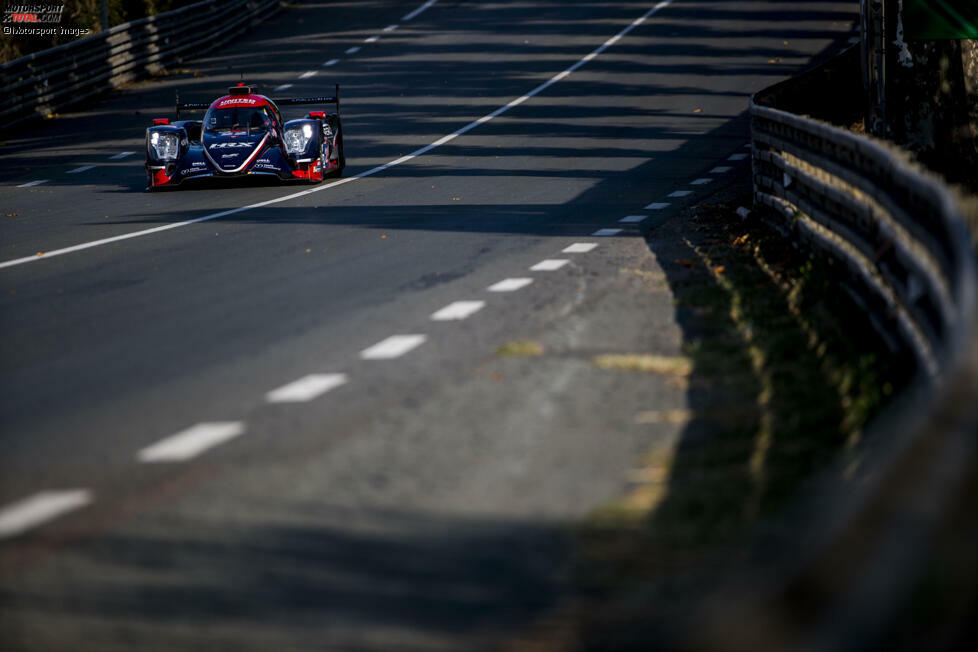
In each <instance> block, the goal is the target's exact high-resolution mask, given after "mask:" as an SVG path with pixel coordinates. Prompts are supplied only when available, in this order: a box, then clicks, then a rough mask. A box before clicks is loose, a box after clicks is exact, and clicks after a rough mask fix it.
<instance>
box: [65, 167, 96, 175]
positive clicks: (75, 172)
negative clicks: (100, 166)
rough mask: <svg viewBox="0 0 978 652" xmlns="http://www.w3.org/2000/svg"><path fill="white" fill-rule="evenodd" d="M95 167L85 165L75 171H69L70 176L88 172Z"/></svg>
mask: <svg viewBox="0 0 978 652" xmlns="http://www.w3.org/2000/svg"><path fill="white" fill-rule="evenodd" d="M94 167H95V166H94V165H83V166H81V167H80V168H75V169H74V170H68V174H78V173H79V172H87V171H89V170H91V169H92V168H94Z"/></svg>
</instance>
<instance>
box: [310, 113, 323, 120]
mask: <svg viewBox="0 0 978 652" xmlns="http://www.w3.org/2000/svg"><path fill="white" fill-rule="evenodd" d="M309 117H310V118H319V119H320V120H325V119H326V112H325V111H310V112H309Z"/></svg>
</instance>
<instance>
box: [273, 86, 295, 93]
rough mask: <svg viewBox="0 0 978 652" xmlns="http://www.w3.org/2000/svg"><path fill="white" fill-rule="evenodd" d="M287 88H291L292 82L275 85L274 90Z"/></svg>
mask: <svg viewBox="0 0 978 652" xmlns="http://www.w3.org/2000/svg"><path fill="white" fill-rule="evenodd" d="M289 88H292V84H282V85H281V86H276V87H275V91H276V92H278V91H284V90H287V89H289Z"/></svg>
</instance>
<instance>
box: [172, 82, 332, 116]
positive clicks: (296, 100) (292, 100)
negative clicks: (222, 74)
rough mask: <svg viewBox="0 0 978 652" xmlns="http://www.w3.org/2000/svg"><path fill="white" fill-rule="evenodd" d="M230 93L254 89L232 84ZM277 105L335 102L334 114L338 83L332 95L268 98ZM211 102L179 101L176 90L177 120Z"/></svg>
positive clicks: (244, 93) (242, 93)
mask: <svg viewBox="0 0 978 652" xmlns="http://www.w3.org/2000/svg"><path fill="white" fill-rule="evenodd" d="M228 91H229V94H230V95H248V94H250V93H252V92H253V91H254V89H252V88H250V87H248V86H232V87H231V88H229V89H228ZM269 99H271V101H272V102H274V103H275V104H276V105H277V106H296V105H300V104H335V105H336V114H337V115H339V113H340V85H339V84H336V91H335V94H334V95H332V96H328V95H322V96H319V97H286V98H274V97H273V98H269ZM211 104H212V102H181V101H180V91H177V97H176V113H177V120H179V119H180V111H181V109H182V110H186V111H196V110H200V109H209V108H210V106H211Z"/></svg>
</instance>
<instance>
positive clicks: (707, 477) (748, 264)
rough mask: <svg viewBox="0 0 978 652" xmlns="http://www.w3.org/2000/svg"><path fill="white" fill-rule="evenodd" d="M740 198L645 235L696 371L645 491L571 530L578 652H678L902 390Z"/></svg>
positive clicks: (818, 274) (905, 369) (811, 269)
mask: <svg viewBox="0 0 978 652" xmlns="http://www.w3.org/2000/svg"><path fill="white" fill-rule="evenodd" d="M741 187H742V188H743V190H742V191H741V194H739V195H736V194H734V195H732V196H731V197H729V198H728V199H727V203H725V204H721V205H719V206H718V207H714V206H711V205H703V206H700V207H696V208H694V209H692V210H690V211H687V212H686V213H685V214H684V215H683V216H682V217H681V218H679V219H676V220H675V221H673V222H670V223H668V224H667V225H665V226H663V227H661V228H659V229H654V230H652V231H651V232H650V234H649V236H648V242H649V246H650V248H651V250H652V252H653V253H654V254H655V256H656V258H657V260H658V261H659V263H660V264H661V266H662V268H663V270H664V271H665V273H666V276H667V278H668V282H669V286H670V288H671V289H672V291H673V294H674V297H675V301H676V319H677V322H678V323H679V325H680V326H681V327H682V329H683V340H684V343H685V350H686V353H687V355H688V357H689V358H690V360H691V362H692V369H691V372H690V374H689V375H688V377H686V378H685V379H684V380H683V381H682V382H683V383H684V384H685V385H686V387H687V388H688V389H687V398H688V406H689V414H688V415H686V417H685V418H686V425H685V427H684V429H683V431H682V434H681V436H680V438H679V440H678V442H677V444H676V446H675V447H674V449H672V450H670V451H666V452H662V451H659V452H657V453H656V454H655V455H653V456H651V457H649V459H647V460H646V465H647V466H646V469H645V470H646V472H647V473H646V476H647V480H645V481H643V482H641V483H639V484H638V486H636V487H635V489H634V490H633V492H632V495H631V496H630V497H629V499H628V500H626V501H625V502H624V503H623V505H622V506H619V507H618V508H616V509H614V510H609V511H608V513H607V514H604V515H602V516H600V517H599V518H598V519H596V521H595V524H594V525H593V526H592V527H587V528H584V530H583V531H582V538H581V541H582V544H581V546H582V550H583V551H584V552H583V553H582V555H581V558H582V562H581V564H580V565H579V576H578V580H579V582H580V589H581V592H582V595H583V596H584V597H583V601H582V605H583V607H582V609H581V611H580V612H579V613H578V614H577V620H578V622H579V623H580V627H581V629H580V630H579V636H580V639H581V641H582V646H583V648H585V649H614V650H646V649H648V641H651V640H655V641H657V649H685V648H684V641H685V640H686V636H687V635H688V634H689V632H690V631H695V628H696V621H695V620H694V619H695V617H696V616H697V614H698V613H699V612H698V607H701V606H702V604H703V601H704V600H705V599H706V598H708V597H709V596H710V595H711V594H712V593H713V591H715V590H716V589H717V588H719V587H720V586H721V585H722V584H723V580H724V578H726V577H729V576H731V575H732V574H734V573H737V574H743V573H744V572H745V569H749V568H750V563H751V562H752V560H754V561H756V559H752V558H753V557H754V556H756V555H757V554H758V551H757V550H755V549H753V548H752V547H751V546H750V545H748V539H749V536H750V533H751V532H756V530H757V528H759V527H762V525H763V527H764V528H768V529H775V530H776V529H777V528H785V527H789V526H788V525H786V523H785V521H783V520H779V515H781V514H783V513H784V510H785V509H786V507H787V506H789V505H790V504H791V503H792V500H793V499H796V498H797V497H798V495H799V491H800V490H801V489H802V488H803V487H805V486H806V485H807V484H808V483H809V482H812V481H813V480H814V479H815V477H816V475H818V474H819V473H820V472H824V471H826V470H827V469H828V468H834V465H835V464H837V463H838V462H839V460H840V458H842V459H849V460H851V461H852V463H856V461H857V460H858V451H859V447H860V443H861V441H860V440H861V435H862V428H863V426H864V425H865V424H866V423H867V422H868V420H869V419H870V418H871V417H872V416H873V415H874V414H875V413H876V412H877V411H878V410H879V409H880V408H881V407H882V405H883V403H884V402H885V401H886V399H887V398H888V397H889V396H890V395H891V393H892V392H893V391H894V389H895V386H896V387H899V385H900V384H901V382H906V381H907V380H908V379H909V378H910V377H911V374H912V371H913V362H912V360H911V359H909V358H899V357H894V356H893V355H892V352H891V351H889V350H888V349H887V348H886V347H885V346H884V345H883V344H882V343H881V342H880V340H879V338H878V337H877V336H876V334H875V333H874V332H873V331H872V330H871V329H870V328H869V327H868V326H867V325H865V324H864V323H862V321H863V320H860V319H852V320H849V319H846V318H845V317H844V316H845V315H855V314H858V312H859V310H860V309H859V308H858V306H856V305H855V304H854V303H853V302H852V301H851V300H850V299H849V297H848V295H847V294H845V293H844V292H842V291H841V290H840V286H839V285H838V284H837V282H838V281H839V280H840V278H841V274H840V273H837V272H836V271H835V270H834V269H833V267H832V265H830V264H829V262H828V261H824V260H820V259H816V258H809V257H808V256H807V255H805V254H804V253H802V252H800V251H798V250H795V249H794V248H793V247H792V246H791V244H790V243H789V242H786V241H784V239H783V238H782V237H781V236H780V235H779V234H777V233H775V232H773V231H772V230H770V229H769V228H768V227H766V226H764V225H763V224H760V223H753V224H747V225H744V224H742V223H741V221H740V219H739V218H738V217H737V216H736V215H735V213H734V209H735V208H736V207H737V206H738V205H750V188H749V185H748V184H747V183H746V182H745V183H744V184H743V185H742V186H741ZM840 479H841V480H843V481H844V478H840ZM781 540H782V541H791V537H790V534H787V533H785V535H784V536H782V537H781ZM786 553H787V551H785V550H777V551H773V550H767V551H763V553H762V554H772V555H778V556H780V555H784V554H786Z"/></svg>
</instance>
